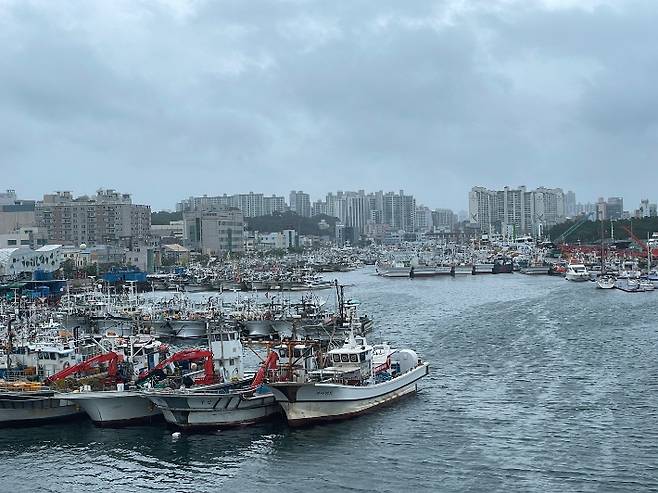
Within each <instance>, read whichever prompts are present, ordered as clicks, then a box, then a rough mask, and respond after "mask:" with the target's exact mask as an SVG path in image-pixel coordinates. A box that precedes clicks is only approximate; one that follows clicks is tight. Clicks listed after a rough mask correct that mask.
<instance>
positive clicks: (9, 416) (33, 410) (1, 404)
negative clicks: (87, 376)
mask: <svg viewBox="0 0 658 493" xmlns="http://www.w3.org/2000/svg"><path fill="white" fill-rule="evenodd" d="M80 416H82V411H80V408H79V407H78V406H76V405H75V404H74V403H72V402H71V401H68V400H65V399H60V398H58V397H43V398H33V397H23V396H21V395H19V394H15V395H13V396H6V395H5V396H0V426H14V425H38V424H42V423H46V422H50V421H60V420H67V419H75V418H78V417H80Z"/></svg>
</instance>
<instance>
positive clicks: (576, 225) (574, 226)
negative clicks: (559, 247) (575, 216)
mask: <svg viewBox="0 0 658 493" xmlns="http://www.w3.org/2000/svg"><path fill="white" fill-rule="evenodd" d="M588 220H589V215H588V214H583V215H582V216H581V218H580V219H579V220H578V221H576V222H575V223H573V224H572V225H571V226H570V227H569V228H568V229H567V230H566V231H565V232H564V233H562V234H561V235H560V236H558V237H557V238H556V239H555V243H556V244H557V243H563V242H564V241H565V240H566V239H567V237H568V236H569V235H572V234H573V233H575V232H576V230H578V229H579V228H580V227H581V226H582V225H583V224H585V223H586V222H587V221H588Z"/></svg>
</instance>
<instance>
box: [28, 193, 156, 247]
mask: <svg viewBox="0 0 658 493" xmlns="http://www.w3.org/2000/svg"><path fill="white" fill-rule="evenodd" d="M35 217H36V224H37V226H38V227H41V228H45V230H46V231H47V235H48V240H49V241H51V242H56V243H61V244H64V245H79V244H82V243H85V244H87V245H118V244H127V243H130V244H132V243H134V242H139V241H145V240H146V239H147V238H148V236H149V234H150V231H151V207H150V206H148V205H137V204H133V203H132V200H131V198H130V195H129V194H125V193H119V192H116V191H114V190H98V191H97V192H96V195H94V196H92V197H88V196H86V195H84V196H81V197H77V198H73V195H72V194H71V192H55V193H54V194H46V195H44V196H43V200H42V201H39V202H37V203H36V206H35Z"/></svg>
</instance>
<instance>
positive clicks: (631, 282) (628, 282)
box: [615, 276, 642, 293]
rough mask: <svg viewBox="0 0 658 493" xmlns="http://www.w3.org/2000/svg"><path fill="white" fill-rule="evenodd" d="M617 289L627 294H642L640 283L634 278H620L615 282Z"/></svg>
mask: <svg viewBox="0 0 658 493" xmlns="http://www.w3.org/2000/svg"><path fill="white" fill-rule="evenodd" d="M615 288H617V289H619V290H621V291H624V292H626V293H638V292H642V290H641V289H640V281H639V280H638V279H634V278H632V277H627V276H620V277H618V278H617V280H616V281H615Z"/></svg>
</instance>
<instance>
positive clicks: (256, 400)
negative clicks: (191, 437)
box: [147, 393, 281, 429]
mask: <svg viewBox="0 0 658 493" xmlns="http://www.w3.org/2000/svg"><path fill="white" fill-rule="evenodd" d="M147 397H148V398H149V399H150V400H151V401H152V402H153V403H154V404H155V405H156V406H157V407H158V408H159V409H160V410H161V411H162V414H163V415H164V418H165V420H166V421H167V423H168V424H170V425H172V426H174V427H176V428H183V429H191V428H230V427H236V426H246V425H250V424H254V423H258V422H261V421H266V420H269V419H271V418H272V417H273V416H275V415H278V414H280V412H281V408H280V406H279V405H278V404H277V402H276V400H275V399H274V396H273V395H272V394H270V393H267V394H261V395H259V394H255V395H249V394H245V393H228V394H206V393H204V394H198V395H194V394H177V393H171V394H147Z"/></svg>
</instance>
